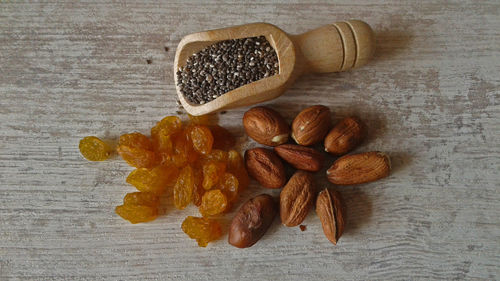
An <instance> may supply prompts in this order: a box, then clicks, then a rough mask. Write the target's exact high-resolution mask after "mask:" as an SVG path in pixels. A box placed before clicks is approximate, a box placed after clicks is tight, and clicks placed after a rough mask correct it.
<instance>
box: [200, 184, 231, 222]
mask: <svg viewBox="0 0 500 281" xmlns="http://www.w3.org/2000/svg"><path fill="white" fill-rule="evenodd" d="M228 203H229V202H228V200H227V197H226V195H224V193H222V191H220V190H219V189H214V190H210V191H207V192H205V194H203V197H202V198H201V205H200V209H199V211H200V213H201V215H202V216H204V217H209V216H215V215H218V214H221V213H223V212H224V211H225V210H226V208H227V206H228Z"/></svg>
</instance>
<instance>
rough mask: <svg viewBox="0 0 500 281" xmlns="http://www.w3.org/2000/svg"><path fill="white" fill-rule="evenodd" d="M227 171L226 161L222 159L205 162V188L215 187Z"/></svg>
mask: <svg viewBox="0 0 500 281" xmlns="http://www.w3.org/2000/svg"><path fill="white" fill-rule="evenodd" d="M225 171H226V163H224V162H221V161H212V160H210V161H208V162H207V163H205V164H203V188H204V189H206V190H209V189H211V188H212V187H214V186H215V185H216V184H217V183H218V182H219V180H220V178H221V177H222V175H223V174H224V172H225Z"/></svg>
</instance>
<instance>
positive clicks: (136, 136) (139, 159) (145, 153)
mask: <svg viewBox="0 0 500 281" xmlns="http://www.w3.org/2000/svg"><path fill="white" fill-rule="evenodd" d="M152 149H153V145H152V144H151V141H150V140H149V139H148V137H146V136H145V135H143V134H141V133H132V134H125V135H122V136H120V141H119V145H118V148H117V149H116V150H117V151H118V153H119V154H120V156H121V157H122V158H123V160H125V161H126V162H127V163H128V164H129V165H130V166H132V167H136V168H150V167H152V166H154V165H155V164H156V162H157V158H156V155H155V153H154V152H153V151H152Z"/></svg>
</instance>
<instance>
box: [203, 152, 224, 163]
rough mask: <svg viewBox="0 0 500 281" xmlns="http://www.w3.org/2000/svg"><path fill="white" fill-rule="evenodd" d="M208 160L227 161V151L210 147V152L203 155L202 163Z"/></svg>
mask: <svg viewBox="0 0 500 281" xmlns="http://www.w3.org/2000/svg"><path fill="white" fill-rule="evenodd" d="M209 160H215V161H221V162H227V160H228V153H227V152H226V151H224V150H220V149H212V152H210V153H209V154H207V155H203V159H202V161H203V162H204V163H206V162H208V161H209Z"/></svg>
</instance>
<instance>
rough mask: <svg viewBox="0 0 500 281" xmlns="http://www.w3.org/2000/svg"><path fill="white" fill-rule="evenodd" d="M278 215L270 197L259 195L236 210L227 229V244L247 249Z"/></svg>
mask: <svg viewBox="0 0 500 281" xmlns="http://www.w3.org/2000/svg"><path fill="white" fill-rule="evenodd" d="M277 213H278V208H277V206H276V203H275V202H274V199H273V197H272V196H270V195H268V194H261V195H259V196H257V197H254V198H252V199H250V200H248V201H247V202H246V203H245V204H244V205H243V206H241V208H240V209H239V210H238V212H237V213H236V215H235V216H234V218H233V220H232V221H231V226H230V227H229V236H228V242H229V244H231V245H233V246H235V247H238V248H248V247H250V246H252V245H253V244H255V243H256V242H257V241H259V239H260V238H261V237H262V236H263V235H264V233H265V232H266V231H267V229H268V228H269V226H270V225H271V223H272V222H273V220H274V217H275V216H276V214H277Z"/></svg>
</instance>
